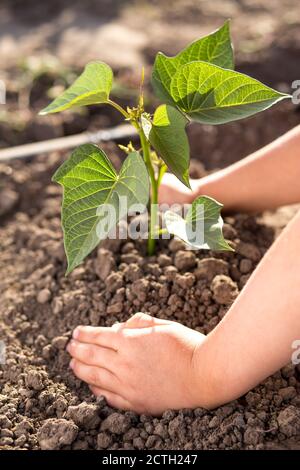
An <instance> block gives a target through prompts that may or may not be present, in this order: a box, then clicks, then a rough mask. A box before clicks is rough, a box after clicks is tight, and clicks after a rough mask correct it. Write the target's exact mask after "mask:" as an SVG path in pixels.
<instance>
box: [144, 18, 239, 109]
mask: <svg viewBox="0 0 300 470" xmlns="http://www.w3.org/2000/svg"><path fill="white" fill-rule="evenodd" d="M199 60H202V61H204V62H209V63H211V64H215V65H219V66H220V67H224V68H227V69H233V68H234V63H233V51H232V45H231V39H230V29H229V21H226V22H225V23H224V25H223V26H222V27H221V28H220V29H218V30H217V31H214V32H213V33H211V34H209V35H208V36H204V37H203V38H201V39H198V40H197V41H194V42H192V43H191V44H190V45H189V46H187V47H186V48H185V49H184V50H183V51H181V52H180V53H179V54H177V55H176V56H175V57H167V56H166V55H164V54H163V53H162V52H159V53H158V54H157V55H156V58H155V62H154V67H153V73H152V85H153V88H154V91H155V92H156V94H157V95H158V97H159V98H160V99H162V100H164V101H167V102H168V103H170V102H171V101H170V86H171V80H172V77H173V75H174V74H175V73H176V71H177V70H178V69H179V68H180V67H181V66H182V65H185V64H187V63H189V62H194V61H199Z"/></svg>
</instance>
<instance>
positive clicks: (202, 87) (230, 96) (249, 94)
mask: <svg viewBox="0 0 300 470" xmlns="http://www.w3.org/2000/svg"><path fill="white" fill-rule="evenodd" d="M170 94H171V97H172V99H173V102H174V103H175V104H176V106H178V108H179V109H181V110H182V111H183V112H184V113H186V114H187V115H188V116H190V117H191V118H192V119H193V120H195V121H198V122H202V123H207V124H222V123H226V122H230V121H235V120H237V119H242V118H245V117H248V116H252V115H253V114H255V113H258V112H259V111H263V110H264V109H267V108H269V107H270V106H272V105H273V104H274V103H276V102H277V101H280V100H282V99H284V98H290V95H287V94H285V93H279V92H278V91H276V90H273V89H272V88H269V87H268V86H266V85H263V84H262V83H261V82H259V81H258V80H255V79H254V78H251V77H249V76H248V75H244V74H242V73H239V72H235V71H233V70H226V69H223V68H221V67H218V66H217V65H213V64H208V63H207V62H201V61H200V62H190V63H189V64H186V65H183V66H182V67H180V68H179V70H178V71H177V72H176V73H175V74H174V76H173V78H172V81H171V87H170Z"/></svg>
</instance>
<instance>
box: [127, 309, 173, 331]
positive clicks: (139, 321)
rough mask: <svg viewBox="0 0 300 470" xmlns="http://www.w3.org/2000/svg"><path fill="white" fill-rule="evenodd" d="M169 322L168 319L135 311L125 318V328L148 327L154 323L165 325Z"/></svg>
mask: <svg viewBox="0 0 300 470" xmlns="http://www.w3.org/2000/svg"><path fill="white" fill-rule="evenodd" d="M168 323H170V322H169V321H168V320H161V319H160V318H155V317H151V315H148V314H147V313H142V312H137V313H135V314H134V315H133V316H132V317H131V318H129V320H127V322H126V324H125V327H126V328H148V327H150V326H155V325H166V324H168Z"/></svg>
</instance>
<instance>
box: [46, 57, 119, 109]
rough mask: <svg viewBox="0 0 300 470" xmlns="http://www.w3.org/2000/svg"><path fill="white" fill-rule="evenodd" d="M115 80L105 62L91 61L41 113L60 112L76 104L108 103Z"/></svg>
mask: <svg viewBox="0 0 300 470" xmlns="http://www.w3.org/2000/svg"><path fill="white" fill-rule="evenodd" d="M112 82H113V72H112V70H111V68H110V67H109V66H108V65H107V64H104V62H99V61H95V62H90V63H89V64H87V66H86V67H85V69H84V71H83V73H82V74H81V75H80V76H79V77H78V78H77V80H75V82H74V83H73V85H71V86H70V87H69V88H68V89H67V90H66V91H64V93H63V94H62V95H61V96H58V97H57V98H56V99H55V100H54V101H53V102H52V103H50V104H49V105H48V106H47V107H46V108H45V109H43V110H42V111H40V114H49V113H58V112H60V111H64V110H65V109H69V108H73V107H75V106H86V105H89V104H97V103H106V102H107V101H108V99H109V93H110V90H111V87H112Z"/></svg>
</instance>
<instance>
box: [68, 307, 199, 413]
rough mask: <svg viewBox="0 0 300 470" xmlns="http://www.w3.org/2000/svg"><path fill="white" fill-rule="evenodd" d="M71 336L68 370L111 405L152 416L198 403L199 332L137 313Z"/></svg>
mask: <svg viewBox="0 0 300 470" xmlns="http://www.w3.org/2000/svg"><path fill="white" fill-rule="evenodd" d="M73 338H74V339H73V340H71V342H70V343H69V345H68V348H67V350H68V352H69V353H70V354H71V356H72V357H73V359H72V361H71V363H70V366H71V368H72V369H73V371H74V373H75V375H76V376H77V377H78V378H80V379H82V380H84V381H85V382H87V384H88V385H89V386H90V388H91V390H92V392H93V393H94V394H95V395H103V396H105V398H106V399H107V401H108V403H109V404H110V405H111V406H114V407H117V408H122V409H128V410H134V411H136V412H138V413H147V414H148V413H150V414H154V415H157V414H160V413H162V412H164V411H165V410H167V409H170V408H172V409H179V408H189V407H196V406H197V405H198V404H199V400H201V397H200V395H201V393H200V394H199V383H198V379H197V377H198V376H199V370H198V371H197V368H196V367H195V364H194V359H193V358H194V351H195V350H196V349H197V347H198V346H199V345H200V344H201V343H202V342H203V340H204V339H205V336H204V335H202V334H201V333H199V332H197V331H193V330H191V329H189V328H186V327H185V326H183V325H181V324H179V323H175V322H172V321H168V320H159V319H157V318H153V317H151V316H149V315H146V314H143V313H137V314H136V315H134V316H133V317H131V318H130V319H129V320H128V321H127V322H125V323H119V324H116V325H114V326H113V327H111V328H103V327H91V326H79V327H77V328H76V329H75V330H74V333H73ZM200 373H201V371H200Z"/></svg>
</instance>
